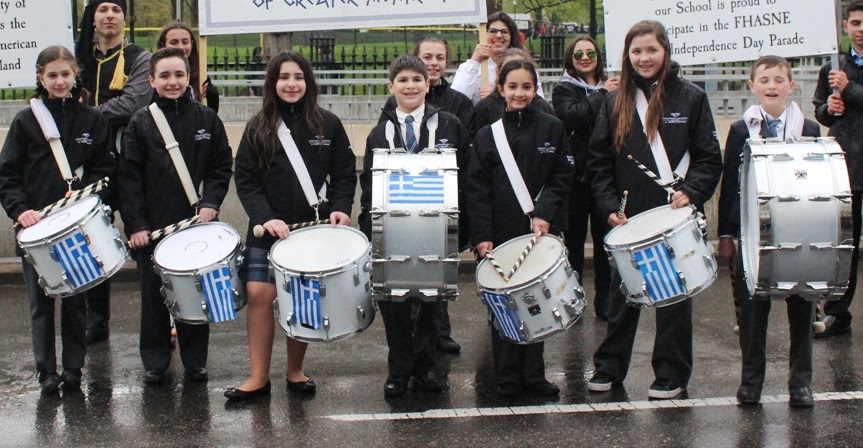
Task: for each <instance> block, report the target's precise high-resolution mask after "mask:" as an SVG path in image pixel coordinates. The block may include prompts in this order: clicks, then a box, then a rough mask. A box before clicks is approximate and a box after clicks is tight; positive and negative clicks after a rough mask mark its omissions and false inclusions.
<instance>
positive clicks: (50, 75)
mask: <svg viewBox="0 0 863 448" xmlns="http://www.w3.org/2000/svg"><path fill="white" fill-rule="evenodd" d="M77 77H78V64H77V63H76V62H75V56H74V55H73V54H72V52H71V51H69V50H68V49H67V48H64V47H61V46H53V47H48V48H46V49H44V50H42V52H41V53H39V56H38V57H37V58H36V79H37V82H36V86H37V87H36V93H35V94H34V95H33V98H35V99H38V100H41V104H43V106H42V108H41V112H42V113H45V114H46V115H47V117H46V118H47V119H49V120H52V121H53V122H54V123H55V124H56V127H57V130H58V131H59V134H60V143H61V146H62V147H63V152H64V153H65V156H66V161H67V164H68V166H69V169H70V170H73V171H74V170H77V169H78V168H79V167H81V168H83V176H82V178H81V179H77V178H76V179H75V180H74V181H71V183H67V181H66V180H64V179H63V175H62V174H61V171H62V170H61V169H60V168H59V167H58V161H57V160H56V159H55V158H54V156H53V155H52V149H51V145H49V143H48V140H47V139H46V138H45V134H44V133H43V130H42V128H41V127H40V124H39V122H37V119H36V114H37V113H40V111H39V110H37V109H39V106H38V104H37V105H34V108H27V109H24V110H22V111H21V112H19V113H18V115H16V116H15V119H14V120H13V121H12V124H11V125H10V126H9V133H8V135H7V136H6V142H5V143H4V144H3V151H2V152H0V203H2V205H3V208H4V209H5V210H6V214H7V215H9V217H10V218H12V220H13V221H15V222H16V223H18V224H19V225H20V227H19V228H22V229H23V228H27V227H30V226H32V225H34V224H36V223H37V222H39V219H40V218H39V215H38V214H37V213H36V210H39V209H41V208H43V207H45V206H47V205H49V204H51V203H53V202H56V201H59V200H60V199H63V197H68V196H69V195H70V194H71V190H72V189H80V188H81V187H82V186H84V185H86V184H90V183H93V182H96V181H97V180H99V179H102V178H104V177H109V178H111V180H112V181H113V176H114V170H115V158H114V155H113V153H112V152H111V149H110V148H111V147H112V145H111V144H110V143H109V141H110V131H111V128H110V124H109V123H108V119H107V118H105V116H104V115H102V114H101V113H99V111H97V110H96V109H93V108H92V107H89V106H86V102H87V101H86V98H87V95H88V92H87V91H86V90H84V89H81V88H77V87H75V85H76V78H77ZM78 85H80V84H78ZM43 116H44V115H43ZM60 163H62V161H61V162H60ZM70 180H71V179H70ZM15 251H16V253H17V254H18V255H22V253H21V249H20V248H18V247H16V248H15ZM22 263H23V265H24V282H25V284H26V285H27V296H28V297H29V299H30V325H31V332H32V336H33V355H34V356H35V358H36V373H37V375H36V376H37V379H38V380H39V383H40V384H41V387H42V393H56V392H57V391H58V390H59V387H60V384H61V383H63V384H64V388H68V389H78V388H79V387H80V386H81V368H82V367H83V366H84V357H85V355H86V353H87V345H86V339H85V325H86V318H87V308H86V299H85V297H84V296H83V295H81V294H76V295H73V296H71V297H66V298H64V299H62V300H61V305H60V323H61V325H62V328H61V337H62V341H63V360H62V361H63V362H62V364H63V372H62V373H61V374H60V375H58V374H57V356H56V353H55V348H54V345H55V344H54V307H55V302H54V299H52V298H49V297H47V296H46V295H45V293H44V292H43V291H42V288H41V287H40V286H39V276H38V274H37V273H36V271H35V269H34V268H33V265H32V264H30V263H29V262H28V261H27V260H26V259H24V258H22Z"/></svg>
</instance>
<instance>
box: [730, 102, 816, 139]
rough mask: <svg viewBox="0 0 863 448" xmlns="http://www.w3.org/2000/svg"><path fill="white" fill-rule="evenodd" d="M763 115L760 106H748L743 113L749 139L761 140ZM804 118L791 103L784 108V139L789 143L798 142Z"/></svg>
mask: <svg viewBox="0 0 863 448" xmlns="http://www.w3.org/2000/svg"><path fill="white" fill-rule="evenodd" d="M763 120H764V115H763V114H762V113H761V106H750V107H749V108H748V109H746V112H744V113H743V122H744V123H746V127H747V129H749V138H761V122H762V121H763ZM804 121H805V117H804V116H803V111H801V110H800V106H798V105H797V103H796V102H794V101H792V102H791V106H789V107H786V108H785V139H786V140H790V141H796V140H799V139H800V137H802V136H803V122H804Z"/></svg>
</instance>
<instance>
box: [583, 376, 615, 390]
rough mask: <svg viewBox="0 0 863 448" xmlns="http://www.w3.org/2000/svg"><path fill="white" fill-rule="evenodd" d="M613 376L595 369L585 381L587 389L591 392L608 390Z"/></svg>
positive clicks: (612, 382) (612, 381)
mask: <svg viewBox="0 0 863 448" xmlns="http://www.w3.org/2000/svg"><path fill="white" fill-rule="evenodd" d="M614 382H615V381H614V377H613V376H611V374H610V373H606V372H602V371H597V372H596V373H594V374H593V376H592V377H591V378H590V380H589V381H588V382H587V390H589V391H591V392H608V391H610V390H611V385H612V384H614Z"/></svg>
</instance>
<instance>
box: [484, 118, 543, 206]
mask: <svg viewBox="0 0 863 448" xmlns="http://www.w3.org/2000/svg"><path fill="white" fill-rule="evenodd" d="M491 133H492V135H493V136H494V145H495V146H496V147H497V153H498V154H499V155H500V160H501V162H502V163H503V168H504V169H505V170H506V177H508V178H509V183H510V184H512V190H513V191H514V192H515V197H516V198H518V204H519V205H520V206H521V210H522V211H523V212H524V214H525V215H527V214H529V213H530V212H532V211H533V200H531V198H530V192H529V191H528V190H527V185H525V183H524V178H523V177H521V171H519V169H518V165H517V164H516V163H515V157H513V156H512V149H511V148H510V147H509V142H508V141H507V140H506V131H505V130H504V129H503V120H497V121H495V122H494V123H493V124H492V125H491Z"/></svg>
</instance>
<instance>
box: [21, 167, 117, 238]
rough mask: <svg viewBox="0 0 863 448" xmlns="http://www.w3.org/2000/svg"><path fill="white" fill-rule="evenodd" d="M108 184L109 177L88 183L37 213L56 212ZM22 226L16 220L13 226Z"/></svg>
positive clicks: (40, 216)
mask: <svg viewBox="0 0 863 448" xmlns="http://www.w3.org/2000/svg"><path fill="white" fill-rule="evenodd" d="M106 186H108V178H107V177H106V178H104V179H101V180H99V181H98V182H94V183H92V184H90V185H87V186H86V187H84V188H82V189H80V190H78V191H76V192H74V193H72V195H71V196H69V197H68V198H63V199H60V200H59V201H57V202H55V203H53V204H51V205H48V206H46V207H44V208H42V209H41V210H39V211H38V212H36V214H37V215H39V219H42V218H43V217H45V216H46V215H49V214H51V213H52V212H54V211H55V210H58V209H61V208H63V207H65V206H67V205H70V204H73V203H75V202H77V201H80V200H81V199H84V198H86V197H87V196H90V195H92V194H93V193H98V192H99V191H102V189H103V188H105V187H106ZM20 226H21V223H18V222H16V223H15V224H14V225H13V226H12V227H13V228H16V229H17V228H18V227H20Z"/></svg>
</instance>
